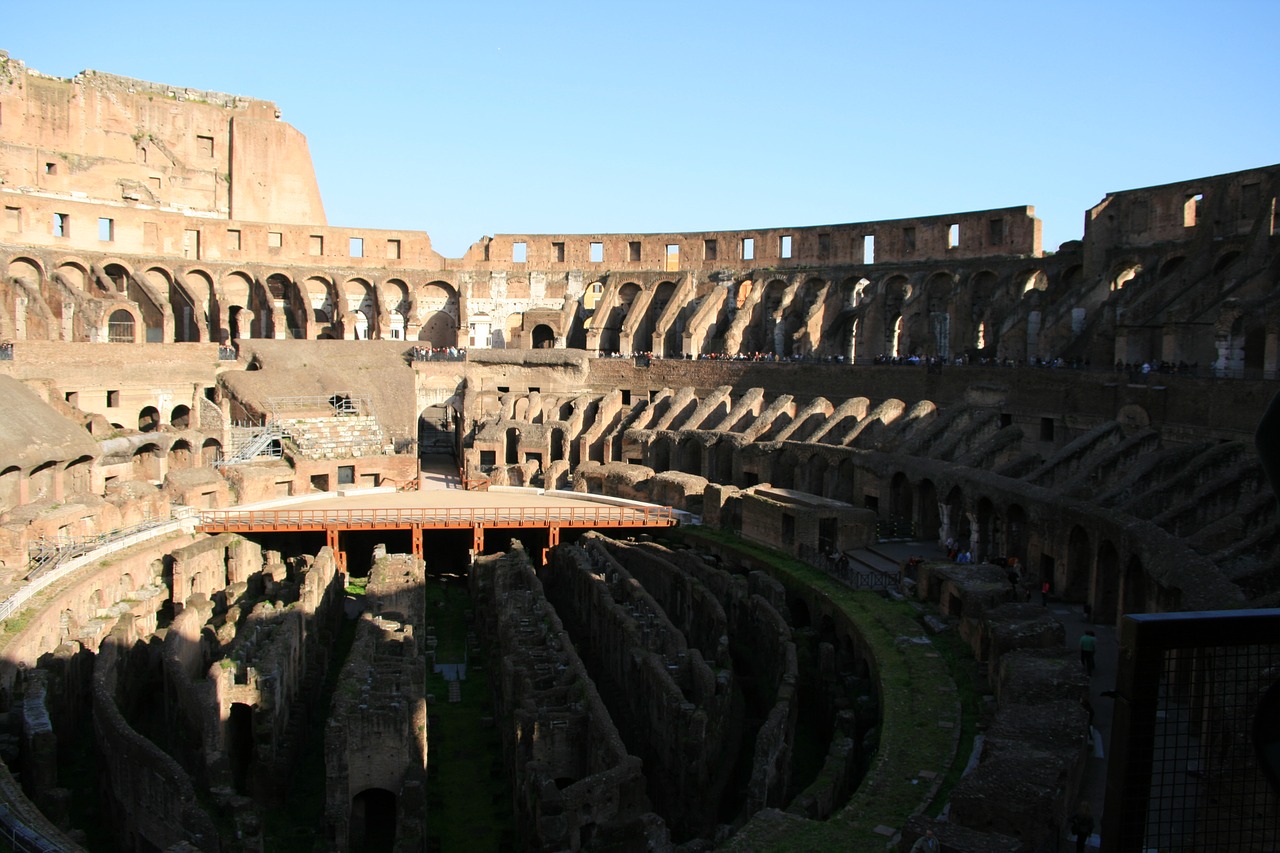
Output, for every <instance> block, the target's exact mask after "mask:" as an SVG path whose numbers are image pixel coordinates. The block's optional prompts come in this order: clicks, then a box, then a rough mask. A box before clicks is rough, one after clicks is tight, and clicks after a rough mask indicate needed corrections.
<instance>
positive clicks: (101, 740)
mask: <svg viewBox="0 0 1280 853" xmlns="http://www.w3.org/2000/svg"><path fill="white" fill-rule="evenodd" d="M135 639H136V635H135V634H134V632H133V630H132V628H131V626H130V624H129V622H128V621H122V622H121V623H120V625H119V626H118V627H117V628H116V629H115V630H114V631H113V634H112V638H111V640H110V641H109V642H107V643H105V644H104V645H103V648H102V649H101V651H100V653H99V655H98V658H97V661H96V665H95V668H94V676H93V725H94V732H95V735H96V738H97V744H98V749H99V750H100V756H101V767H102V785H101V793H102V797H103V802H104V803H106V804H108V805H107V808H105V809H104V810H103V811H104V813H105V814H106V815H107V816H108V817H109V818H110V819H111V820H112V822H113V823H114V824H115V830H116V837H117V838H120V839H122V846H123V847H124V848H125V849H128V850H138V851H142V850H148V849H150V850H155V849H160V850H163V849H165V848H167V847H169V846H170V845H173V844H178V843H180V842H183V841H186V842H190V843H191V844H193V845H195V846H196V847H197V848H199V849H201V850H209V851H215V852H216V851H219V850H251V849H254V848H253V846H252V845H251V844H247V845H235V846H233V847H229V848H228V847H224V846H223V844H222V840H221V839H220V838H219V834H218V831H217V829H216V828H215V824H214V822H213V820H212V818H211V817H210V816H209V814H208V813H207V812H206V811H205V810H204V808H203V807H202V806H201V805H200V803H199V801H198V799H197V796H196V791H195V786H194V785H193V784H192V781H191V777H190V775H188V774H187V772H186V771H185V770H183V768H182V766H181V765H180V764H178V762H177V761H175V760H174V759H173V758H171V757H170V756H168V755H166V754H165V753H164V751H163V750H161V749H160V748H159V747H158V746H156V745H155V744H154V743H152V742H151V741H149V740H147V739H146V738H144V737H142V736H141V735H140V734H138V732H136V731H135V730H134V729H133V727H131V726H130V725H129V723H128V722H127V721H126V720H125V718H124V715H123V714H122V713H121V711H120V708H119V707H118V706H117V704H116V691H117V690H119V689H120V685H121V683H122V682H123V681H127V679H128V678H129V674H128V672H127V671H125V670H124V666H125V657H126V654H127V651H128V649H129V648H130V647H131V646H132V644H133V642H134V640H135Z"/></svg>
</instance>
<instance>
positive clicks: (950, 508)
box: [946, 486, 971, 547]
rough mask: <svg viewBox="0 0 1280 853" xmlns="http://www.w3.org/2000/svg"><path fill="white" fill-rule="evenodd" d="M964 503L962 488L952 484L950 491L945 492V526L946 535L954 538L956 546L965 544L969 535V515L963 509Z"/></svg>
mask: <svg viewBox="0 0 1280 853" xmlns="http://www.w3.org/2000/svg"><path fill="white" fill-rule="evenodd" d="M964 503H965V502H964V490H963V489H961V488H960V487H959V486H953V487H952V489H951V491H949V492H947V500H946V508H947V527H948V535H949V536H950V538H951V539H954V540H955V542H956V543H957V546H958V547H963V546H964V545H967V544H968V543H969V537H970V535H971V531H970V529H969V516H968V514H967V513H966V512H965V511H964Z"/></svg>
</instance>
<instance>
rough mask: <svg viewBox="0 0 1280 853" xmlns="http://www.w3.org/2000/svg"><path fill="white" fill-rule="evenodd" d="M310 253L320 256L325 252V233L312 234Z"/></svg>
mask: <svg viewBox="0 0 1280 853" xmlns="http://www.w3.org/2000/svg"><path fill="white" fill-rule="evenodd" d="M309 253H310V254H312V255H315V256H317V257H319V256H320V255H323V254H324V235H322V234H312V235H311V242H310V248H309Z"/></svg>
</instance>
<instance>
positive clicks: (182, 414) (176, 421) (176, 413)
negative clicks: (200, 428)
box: [169, 404, 191, 429]
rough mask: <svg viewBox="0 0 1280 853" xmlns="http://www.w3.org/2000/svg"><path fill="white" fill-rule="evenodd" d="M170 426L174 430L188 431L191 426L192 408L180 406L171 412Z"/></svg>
mask: <svg viewBox="0 0 1280 853" xmlns="http://www.w3.org/2000/svg"><path fill="white" fill-rule="evenodd" d="M169 425H170V426H172V427H173V428H174V429H186V428H187V427H189V426H191V407H190V406H184V405H182V404H178V405H176V406H174V407H173V410H172V411H170V412H169Z"/></svg>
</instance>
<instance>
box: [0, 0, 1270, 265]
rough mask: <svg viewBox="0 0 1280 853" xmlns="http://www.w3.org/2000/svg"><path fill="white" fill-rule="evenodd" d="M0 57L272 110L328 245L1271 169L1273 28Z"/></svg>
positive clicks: (498, 29) (810, 34) (196, 9)
mask: <svg viewBox="0 0 1280 853" xmlns="http://www.w3.org/2000/svg"><path fill="white" fill-rule="evenodd" d="M5 5H6V8H5V9H4V11H3V15H2V20H3V31H2V32H0V48H4V49H7V50H8V51H9V52H10V54H11V56H13V57H14V58H16V59H20V60H22V61H24V62H26V63H27V65H28V66H30V67H32V68H35V69H36V70H39V71H42V72H44V73H46V74H54V75H58V76H63V77H69V76H71V75H73V74H75V73H77V72H79V71H81V70H83V69H86V68H92V69H95V70H99V71H107V72H112V73H115V74H122V75H126V76H130V77H137V78H141V79H144V80H151V81H156V82H163V83H169V84H173V85H177V86H186V87H192V88H202V89H212V90H216V91H222V92H229V93H232V94H239V95H247V96H252V97H258V98H264V99H267V100H272V101H275V102H276V103H277V104H278V105H279V106H280V109H281V110H282V113H283V116H282V117H283V118H284V120H286V121H288V122H290V123H291V124H293V125H294V126H295V127H297V128H298V129H299V130H300V131H302V133H304V134H306V136H307V139H308V141H309V143H310V146H311V155H312V158H313V160H314V162H315V167H316V173H317V176H318V179H319V182H320V192H321V195H322V196H323V198H324V203H325V210H326V213H327V215H328V219H329V223H330V224H331V225H338V226H356V227H371V228H405V229H413V230H423V231H427V232H428V233H430V234H431V237H432V240H433V243H434V246H435V248H436V250H437V251H440V252H441V253H443V254H445V255H448V256H451V257H457V256H459V255H461V254H462V253H463V252H464V251H465V250H466V248H467V246H469V245H470V244H471V243H473V242H475V241H476V240H478V239H480V238H481V237H482V236H484V235H486V234H494V233H570V234H579V233H607V232H630V231H634V232H654V231H658V232H661V231H700V230H721V229H723V230H732V229H740V228H757V227H777V226H800V225H820V224H827V223H840V222H860V221H868V220H876V219H889V218H896V217H905V216H918V215H929V214H942V213H951V212H960V211H966V210H980V209H983V208H992V207H1005V206H1010V205H1021V204H1032V205H1035V207H1036V212H1037V214H1038V215H1039V216H1040V218H1041V219H1042V220H1044V245H1045V248H1046V249H1049V250H1052V249H1055V248H1056V247H1057V246H1058V244H1059V243H1061V242H1063V241H1065V240H1072V239H1078V238H1079V237H1080V236H1081V234H1082V231H1083V221H1084V213H1085V210H1086V209H1087V208H1089V207H1090V206H1092V205H1093V204H1095V203H1097V202H1098V201H1099V200H1100V199H1101V198H1102V196H1103V194H1104V193H1106V192H1107V191H1110V190H1121V189H1132V188H1137V187H1143V186H1150V185H1153V184H1161V183H1169V182H1173V181H1179V180H1184V179H1189V178H1195V177H1200V176H1206V175H1215V174H1219V173H1222V172H1230V171H1236V170H1240V169H1246V168H1250V167H1254V166H1263V165H1271V164H1273V163H1276V162H1280V67H1278V66H1280V52H1278V49H1277V38H1278V35H1280V2H1278V1H1277V0H1252V1H1250V0H1214V2H1209V0H1198V2H1184V0H1163V1H1162V2H1125V0H1106V2H1073V3H1064V2H1036V0H1018V2H982V0H968V2H954V0H952V2H911V0H900V2H893V0H885V2H858V1H857V0H843V2H804V0H792V2H789V3H781V2H777V3H760V2H754V0H737V2H714V3H712V2H698V0H686V2H682V3H671V2H666V1H665V0H657V2H644V3H634V4H632V3H614V2H608V0H597V1H596V2H581V3H579V2H573V3H550V2H548V3H539V2H533V0H527V2H511V3H508V2H490V3H484V4H470V3H462V2H456V0H454V2H448V3H441V2H426V0H424V1H423V2H403V3H385V2H384V3H378V2H371V3H364V4H361V3H351V2H344V3H329V2H311V3H305V4H303V3H291V2H280V3H271V2H264V3H261V5H259V4H258V3H241V2H218V0H213V2H209V3H165V4H156V3H150V2H141V3H135V4H129V5H119V4H103V3H101V2H92V3H87V2H79V0H73V1H72V2H63V3H59V4H57V5H56V8H55V7H50V6H48V5H47V4H38V3H32V2H17V0H9V2H8V3H6V4H5Z"/></svg>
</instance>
